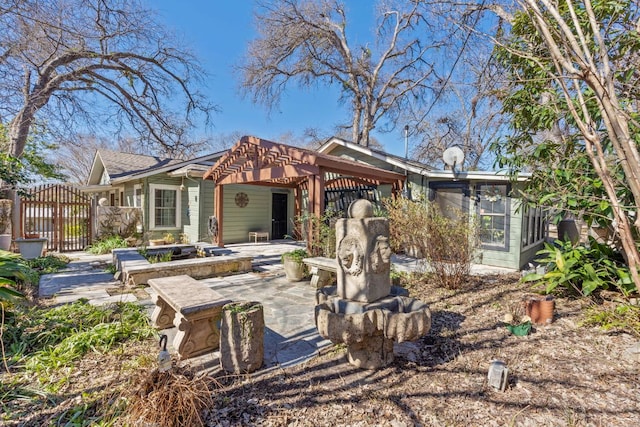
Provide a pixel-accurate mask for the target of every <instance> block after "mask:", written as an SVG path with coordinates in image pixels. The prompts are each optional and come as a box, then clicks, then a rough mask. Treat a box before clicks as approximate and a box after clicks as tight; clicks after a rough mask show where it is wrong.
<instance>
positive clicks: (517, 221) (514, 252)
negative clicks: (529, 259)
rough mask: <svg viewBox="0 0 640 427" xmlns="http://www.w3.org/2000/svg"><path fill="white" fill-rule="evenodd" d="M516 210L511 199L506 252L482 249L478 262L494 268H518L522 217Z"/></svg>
mask: <svg viewBox="0 0 640 427" xmlns="http://www.w3.org/2000/svg"><path fill="white" fill-rule="evenodd" d="M470 210H471V211H472V212H470V213H471V214H472V215H474V214H476V212H475V209H474V208H473V207H472V208H471V209H470ZM516 210H517V203H514V201H513V199H511V200H510V203H509V237H508V243H507V248H508V250H494V249H488V248H483V249H482V250H481V251H480V252H481V253H480V256H481V260H479V262H480V263H481V264H484V265H493V266H496V267H506V268H513V269H519V268H520V258H521V254H520V248H521V242H520V235H521V233H520V231H521V228H522V216H521V215H520V213H519V212H516Z"/></svg>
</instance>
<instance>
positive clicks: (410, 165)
mask: <svg viewBox="0 0 640 427" xmlns="http://www.w3.org/2000/svg"><path fill="white" fill-rule="evenodd" d="M336 147H345V148H348V149H349V150H353V151H356V152H358V153H361V154H364V155H366V156H370V157H373V158H375V159H378V160H380V161H383V162H386V163H388V164H390V165H392V166H395V167H397V168H399V169H402V170H403V171H405V170H406V171H408V172H412V173H418V174H423V173H424V172H426V171H432V170H433V168H432V167H431V166H429V165H427V164H424V163H420V162H416V161H414V160H408V159H405V158H404V157H400V156H396V155H395V154H390V153H386V152H384V151H382V150H377V149H375V148H371V147H365V146H362V145H360V144H356V143H355V142H351V141H346V140H344V139H341V138H337V137H333V138H331V139H329V140H328V141H327V142H325V143H324V144H322V146H321V147H320V148H319V149H318V151H319V152H320V153H326V154H330V153H331V152H332V151H333V150H334V149H335V148H336Z"/></svg>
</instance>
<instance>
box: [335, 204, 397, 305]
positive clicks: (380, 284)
mask: <svg viewBox="0 0 640 427" xmlns="http://www.w3.org/2000/svg"><path fill="white" fill-rule="evenodd" d="M362 201H363V202H367V201H366V200H362ZM354 203H356V202H354ZM367 203H368V202H367ZM355 214H356V215H365V214H366V212H363V213H360V212H359V211H356V213H355ZM388 236H389V220H387V219H386V218H367V217H354V218H347V219H339V220H338V221H337V222H336V242H338V246H337V250H336V255H337V258H338V267H339V268H338V271H337V276H338V277H337V278H338V296H339V297H340V298H344V299H347V300H351V301H362V302H372V301H375V300H377V299H380V298H383V297H386V296H387V295H389V292H390V290H391V280H390V278H389V273H390V271H391V247H390V246H389V238H388Z"/></svg>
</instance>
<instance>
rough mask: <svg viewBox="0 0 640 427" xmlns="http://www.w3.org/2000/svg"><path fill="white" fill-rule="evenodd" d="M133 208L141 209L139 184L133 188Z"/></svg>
mask: <svg viewBox="0 0 640 427" xmlns="http://www.w3.org/2000/svg"><path fill="white" fill-rule="evenodd" d="M133 206H134V207H136V208H140V207H142V186H141V185H140V184H136V185H134V186H133Z"/></svg>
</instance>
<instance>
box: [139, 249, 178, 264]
mask: <svg viewBox="0 0 640 427" xmlns="http://www.w3.org/2000/svg"><path fill="white" fill-rule="evenodd" d="M172 257H173V252H172V251H165V252H160V253H157V254H155V255H149V254H147V255H146V256H145V258H147V261H149V262H150V263H151V264H157V263H159V262H169V261H171V259H172Z"/></svg>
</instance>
